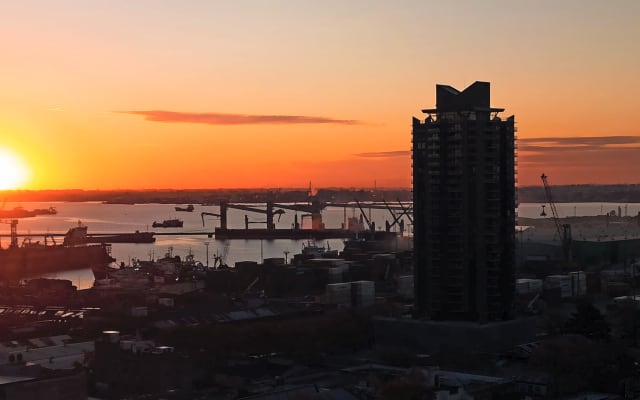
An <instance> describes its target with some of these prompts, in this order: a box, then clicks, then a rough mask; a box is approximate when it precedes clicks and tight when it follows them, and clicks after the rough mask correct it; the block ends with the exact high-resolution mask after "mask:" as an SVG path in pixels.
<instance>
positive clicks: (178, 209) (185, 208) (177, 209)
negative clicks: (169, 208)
mask: <svg viewBox="0 0 640 400" xmlns="http://www.w3.org/2000/svg"><path fill="white" fill-rule="evenodd" d="M175 209H176V211H186V212H193V210H194V209H195V207H193V204H189V205H188V206H186V207H179V206H176V207H175Z"/></svg>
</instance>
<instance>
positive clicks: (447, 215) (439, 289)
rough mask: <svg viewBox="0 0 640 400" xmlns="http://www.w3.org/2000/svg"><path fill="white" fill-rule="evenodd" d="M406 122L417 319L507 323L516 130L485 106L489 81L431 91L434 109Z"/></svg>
mask: <svg viewBox="0 0 640 400" xmlns="http://www.w3.org/2000/svg"><path fill="white" fill-rule="evenodd" d="M422 111H423V112H424V113H425V114H427V118H426V119H425V120H424V121H420V120H418V119H416V118H413V140H412V142H413V143H412V144H413V210H414V268H415V275H414V277H415V299H416V300H415V301H416V304H415V305H416V311H417V314H418V316H420V317H422V318H430V319H457V320H472V321H480V322H483V321H491V320H499V319H503V318H508V317H509V315H510V311H511V307H512V303H513V295H514V262H515V207H516V198H515V124H514V117H513V116H510V117H508V118H506V119H501V118H500V117H499V116H498V114H499V113H500V112H502V111H504V109H501V108H491V106H490V87H489V83H488V82H475V83H473V84H472V85H471V86H469V87H467V88H466V89H464V90H463V91H458V90H456V89H454V88H452V87H451V86H447V85H436V108H435V109H427V110H422Z"/></svg>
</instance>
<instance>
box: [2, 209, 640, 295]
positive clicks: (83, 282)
mask: <svg viewBox="0 0 640 400" xmlns="http://www.w3.org/2000/svg"><path fill="white" fill-rule="evenodd" d="M50 206H53V207H55V208H56V209H57V211H58V213H57V214H54V215H40V216H37V217H32V218H24V219H20V222H19V224H18V233H19V234H28V233H31V234H33V235H36V234H43V233H65V232H66V231H67V230H68V229H69V228H72V227H74V226H77V225H78V223H82V224H83V225H86V226H88V228H89V229H88V233H131V232H134V231H136V230H138V231H141V232H142V231H155V232H162V233H170V234H169V235H157V236H156V241H155V243H149V244H131V243H123V244H113V245H112V256H113V257H114V258H115V259H116V262H117V263H120V262H124V263H125V264H129V263H131V260H133V259H142V260H149V259H156V258H159V257H162V256H164V255H165V254H166V253H167V252H169V251H172V252H173V255H178V256H180V257H185V256H186V255H188V254H189V253H191V254H193V255H194V257H195V259H196V260H199V261H201V262H202V263H203V264H207V262H208V263H209V265H213V261H214V255H224V259H225V261H226V263H227V264H228V265H230V266H232V265H233V264H234V263H235V262H237V261H245V260H249V261H261V260H262V259H264V258H271V257H282V258H291V257H292V256H293V254H296V253H299V252H300V251H301V248H302V246H303V244H305V243H306V240H289V239H275V240H244V239H233V240H224V241H221V240H215V238H210V237H208V235H207V233H209V232H213V231H214V228H215V227H216V226H219V224H220V221H219V220H218V219H216V218H215V217H212V216H209V215H204V224H203V217H202V216H201V213H202V212H208V213H219V207H218V206H200V205H195V210H194V211H193V212H179V211H175V208H174V207H175V206H176V205H174V204H134V205H129V204H102V203H100V202H79V203H75V202H59V203H55V202H53V203H40V202H31V203H7V204H6V205H5V209H12V208H13V207H24V208H25V209H36V208H48V207H50ZM557 209H558V213H559V214H560V217H567V216H574V215H577V216H589V215H601V214H602V213H609V212H611V211H612V210H613V211H615V212H616V214H617V213H618V211H619V210H620V211H622V215H629V216H635V215H637V214H638V212H640V203H632V204H617V203H560V204H557ZM541 210H542V204H537V203H536V204H534V203H527V204H520V206H519V208H518V215H519V216H521V217H526V218H541V216H540V213H541ZM364 212H365V213H366V216H367V218H369V219H370V220H371V221H374V222H375V224H376V226H377V227H378V229H384V226H385V221H390V222H391V221H393V218H392V216H391V214H390V212H389V211H387V210H378V209H368V208H364ZM546 213H547V215H548V216H550V215H551V210H550V209H549V207H548V205H547V208H546ZM360 214H361V212H360V210H359V209H358V208H357V207H356V208H347V209H343V208H333V207H329V208H327V209H325V210H324V211H323V220H324V223H325V227H326V228H340V227H341V226H342V224H343V223H345V220H346V219H347V218H349V217H359V216H360ZM245 215H247V216H248V218H249V221H250V222H252V224H251V226H250V228H253V227H264V226H265V224H264V222H265V216H264V214H253V213H247V212H245V211H241V210H235V209H230V210H229V212H228V227H229V228H243V227H244V221H245ZM295 217H296V212H295V211H288V210H287V211H286V212H285V213H284V214H283V215H281V216H280V220H278V218H277V217H276V219H275V221H276V227H278V228H290V227H292V225H293V223H294V218H295ZM297 217H298V220H299V221H300V220H301V214H298V215H297ZM173 218H179V219H181V220H183V221H184V226H183V227H182V228H152V227H151V225H152V224H153V222H154V221H158V222H161V221H163V220H165V219H173ZM402 219H404V224H405V226H406V227H410V221H409V220H408V218H407V217H406V216H404V217H402ZM304 223H305V224H307V223H310V221H309V220H308V219H305V220H304ZM303 228H308V226H306V225H303ZM181 232H197V233H201V234H198V235H184V234H181ZM0 234H2V235H3V237H2V241H1V242H0V244H1V246H2V247H3V248H6V247H7V246H8V244H9V238H8V237H7V236H8V235H9V225H8V224H0ZM22 240H24V238H23V237H21V238H20V241H22ZM31 240H40V241H42V240H44V239H43V238H42V237H36V236H34V237H33V238H32V239H31ZM57 240H59V241H62V237H58V238H57ZM316 244H318V245H322V246H329V247H330V248H331V249H335V250H342V248H343V247H344V242H343V241H342V240H341V239H328V240H322V241H317V242H316ZM207 254H208V257H207ZM207 258H208V260H207ZM46 276H47V277H56V278H62V279H69V280H71V281H72V282H73V283H74V285H76V286H78V288H80V289H84V288H87V287H91V286H92V285H93V273H92V272H91V270H90V269H84V270H74V271H65V272H59V273H55V274H49V275H46Z"/></svg>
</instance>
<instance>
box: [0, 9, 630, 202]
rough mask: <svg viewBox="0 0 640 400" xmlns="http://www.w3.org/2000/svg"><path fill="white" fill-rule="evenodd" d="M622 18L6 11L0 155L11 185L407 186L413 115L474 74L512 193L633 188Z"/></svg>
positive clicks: (439, 12) (0, 28) (518, 12)
mask: <svg viewBox="0 0 640 400" xmlns="http://www.w3.org/2000/svg"><path fill="white" fill-rule="evenodd" d="M639 20H640V1H637V0H628V1H627V0H617V1H616V0H612V1H600V0H538V1H506V0H505V1H497V0H484V1H479V0H478V1H455V2H453V1H427V0H416V1H402V0H400V1H364V0H362V1H360V0H353V1H344V0H340V1H333V0H324V1H299V0H290V1H284V0H283V1H276V0H272V1H269V0H264V1H258V0H254V1H242V0H240V1H239V0H234V1H214V0H198V1H196V0H191V1H188V0H187V1H185V0H181V1H178V0H175V1H170V0H166V1H159V0H153V1H151V0H149V1H146V0H135V1H132V0H109V1H97V0H96V1H91V0H86V1H65V0H57V1H35V0H33V1H29V0H23V1H4V2H2V3H0V37H2V40H0V52H1V54H2V63H1V64H0V71H1V73H0V88H1V89H0V149H1V151H3V152H5V153H6V152H8V153H10V154H12V155H13V156H15V157H18V158H20V159H21V160H22V162H23V163H24V164H25V165H26V168H27V169H28V180H27V181H26V182H25V183H24V184H23V185H22V187H24V188H28V189H65V188H80V189H151V188H176V189H180V188H185V189H186V188H227V187H305V186H307V185H308V184H309V181H311V182H312V184H313V185H314V186H316V187H326V186H343V187H360V186H373V185H374V181H375V183H376V184H377V186H379V187H409V186H410V184H411V159H410V155H409V150H410V140H411V117H412V116H416V117H419V118H422V116H421V112H420V110H421V109H423V108H431V107H433V106H434V105H435V85H436V83H443V84H448V85H451V86H454V87H456V88H458V89H464V88H465V87H466V86H468V85H469V84H471V83H473V82H474V81H476V80H481V81H489V82H491V90H492V103H493V105H494V106H496V107H504V108H506V113H505V115H511V114H514V115H515V117H516V121H517V126H518V137H519V163H518V172H519V177H518V180H519V184H520V185H531V184H534V185H538V184H540V182H539V176H540V174H541V173H542V172H545V173H546V174H547V175H548V176H549V177H550V181H551V182H552V183H553V184H566V183H640V174H638V172H637V171H638V163H639V162H640V131H639V129H638V126H639V124H638V122H637V119H638V117H637V115H638V113H639V112H640V111H639V110H640V51H639V50H638V49H639V44H638V43H640V24H639V23H638V21H639ZM5 164H7V163H4V164H3V163H2V162H0V166H3V165H5ZM9 165H10V164H9ZM7 168H10V167H3V169H2V170H1V171H0V174H5V176H6V174H8V173H9V172H7ZM1 182H2V175H0V183H1Z"/></svg>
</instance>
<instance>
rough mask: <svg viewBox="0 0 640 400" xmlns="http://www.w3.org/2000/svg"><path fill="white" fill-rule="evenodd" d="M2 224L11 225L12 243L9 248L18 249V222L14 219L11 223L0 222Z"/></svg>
mask: <svg viewBox="0 0 640 400" xmlns="http://www.w3.org/2000/svg"><path fill="white" fill-rule="evenodd" d="M0 223H2V224H9V225H10V226H11V241H10V242H9V247H10V248H13V247H18V220H17V219H12V220H10V221H5V220H0Z"/></svg>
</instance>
